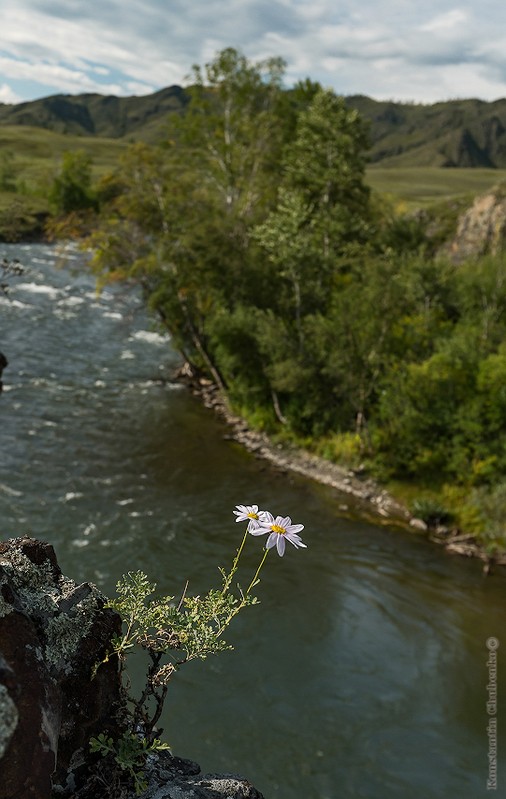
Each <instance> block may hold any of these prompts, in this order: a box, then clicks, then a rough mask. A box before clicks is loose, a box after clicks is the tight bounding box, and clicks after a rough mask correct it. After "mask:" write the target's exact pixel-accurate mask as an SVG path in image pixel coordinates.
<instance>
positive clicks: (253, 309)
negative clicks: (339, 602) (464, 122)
mask: <svg viewBox="0 0 506 799" xmlns="http://www.w3.org/2000/svg"><path fill="white" fill-rule="evenodd" d="M283 70H284V65H283V62H282V61H281V60H279V59H271V60H268V61H265V62H259V63H251V62H250V61H248V60H247V59H246V58H245V57H244V56H243V55H241V54H240V53H238V52H237V51H236V50H233V49H231V48H229V49H227V50H224V51H222V52H221V53H219V54H218V55H217V57H216V58H215V59H214V60H213V61H211V62H210V63H208V64H206V65H205V66H204V67H194V68H193V72H192V81H193V83H192V86H191V87H190V88H189V89H188V92H189V96H190V103H189V105H188V107H187V109H186V111H185V113H184V114H182V115H181V116H180V117H178V118H177V119H176V117H175V115H174V116H173V117H172V123H171V127H170V129H169V130H168V134H167V139H166V140H165V141H164V142H163V143H161V144H160V145H159V146H156V147H148V146H147V145H140V144H137V145H134V146H132V147H131V149H130V150H129V152H128V154H127V155H126V157H125V159H124V161H123V163H122V166H121V168H120V169H119V171H118V172H117V173H116V174H115V175H114V176H110V177H109V178H108V179H107V181H105V182H104V183H103V187H104V194H103V197H104V198H105V199H104V203H103V207H102V212H101V225H100V226H99V228H98V230H97V231H96V233H95V235H94V237H93V239H92V245H93V247H94V248H95V253H96V255H95V259H94V268H95V270H96V271H97V273H98V275H99V279H100V280H102V281H105V280H117V279H119V280H126V281H130V282H132V283H135V284H137V285H138V286H140V287H141V289H142V291H143V293H144V296H145V298H146V301H147V303H148V304H149V306H150V307H151V308H152V309H153V310H154V311H155V312H156V313H157V314H158V316H159V317H160V319H161V320H162V322H163V324H164V325H165V326H166V327H167V328H168V329H169V330H170V332H171V334H172V337H173V341H174V342H175V344H176V346H178V347H179V349H180V350H181V352H182V353H183V355H184V357H185V358H186V359H187V360H189V361H190V362H191V363H192V364H193V365H194V366H195V367H196V368H197V369H200V370H202V371H203V372H205V373H206V374H208V375H209V376H211V377H212V379H214V380H215V381H216V382H217V383H218V384H219V385H220V387H221V388H222V389H223V390H224V391H225V392H226V394H227V396H228V398H229V400H230V401H231V402H232V403H233V404H234V405H235V406H236V407H237V408H238V409H239V410H240V411H241V412H243V413H245V414H246V415H249V416H250V417H252V418H254V419H255V420H256V422H257V423H260V424H263V425H265V426H268V427H271V428H272V429H278V430H279V429H280V428H282V429H283V430H285V431H287V432H288V433H289V434H290V435H292V436H297V437H299V438H300V437H304V439H305V440H314V439H319V440H321V441H325V440H326V439H328V440H330V438H331V437H334V440H336V441H337V440H338V438H339V436H341V439H340V440H341V442H344V441H347V442H348V445H349V442H350V441H352V442H353V450H354V452H356V450H357V447H358V448H359V449H360V453H361V456H362V457H366V458H368V463H369V465H370V466H371V468H373V469H374V470H376V471H377V472H378V473H380V474H383V475H385V474H387V475H392V476H396V475H402V476H404V477H406V476H411V477H413V478H423V479H427V480H431V479H433V478H434V477H435V476H436V475H437V476H438V477H439V478H441V479H446V478H448V479H451V480H457V481H462V482H466V481H467V482H468V483H472V484H476V485H478V484H480V483H485V484H486V483H491V482H493V481H494V480H498V479H500V478H501V477H504V475H505V472H506V451H505V449H504V446H503V444H502V443H501V442H502V441H503V440H504V435H503V434H504V432H506V430H505V426H506V421H505V419H506V413H505V412H506V400H505V393H504V385H505V382H504V379H505V377H506V374H505V372H506V366H505V363H506V361H505V357H506V356H505V352H504V345H503V342H504V340H505V333H506V330H505V313H506V272H505V267H504V263H503V261H502V260H501V259H500V258H495V259H488V260H482V261H480V262H479V263H472V264H468V265H462V266H460V267H459V268H458V269H457V268H456V267H453V266H452V265H451V264H447V263H444V262H443V261H441V260H436V259H435V258H434V253H433V252H431V249H430V246H428V238H427V234H426V231H425V229H424V226H423V224H422V222H421V221H420V218H414V217H409V216H406V215H398V214H395V213H394V212H393V210H392V208H391V207H390V206H389V205H388V204H387V203H381V202H380V201H379V199H378V198H377V197H371V194H370V191H369V189H368V188H367V186H366V185H365V181H364V174H365V165H366V153H367V146H368V134H367V126H366V125H365V124H364V122H363V121H362V119H361V118H360V116H359V115H358V114H357V113H356V112H355V111H353V110H350V109H349V108H348V107H347V106H346V104H345V103H344V101H343V100H342V98H339V97H337V96H336V95H335V94H334V93H333V92H332V91H329V90H324V89H322V88H321V87H320V86H319V85H318V84H314V83H312V82H311V81H306V82H305V83H302V84H299V85H298V86H297V87H295V88H294V89H293V90H291V91H286V90H284V89H283V86H282V81H283ZM336 437H337V438H336ZM357 442H359V443H358V444H357ZM348 445H347V446H348ZM348 448H349V446H348ZM337 449H339V447H337ZM341 449H342V448H341ZM345 449H346V448H345ZM354 457H355V455H354Z"/></svg>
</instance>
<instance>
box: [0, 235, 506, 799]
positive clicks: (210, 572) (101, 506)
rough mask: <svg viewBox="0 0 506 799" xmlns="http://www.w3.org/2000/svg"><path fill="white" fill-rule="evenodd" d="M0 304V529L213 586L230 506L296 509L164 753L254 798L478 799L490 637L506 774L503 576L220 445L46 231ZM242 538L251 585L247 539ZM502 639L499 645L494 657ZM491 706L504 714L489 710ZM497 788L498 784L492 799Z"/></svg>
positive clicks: (101, 573) (156, 357)
mask: <svg viewBox="0 0 506 799" xmlns="http://www.w3.org/2000/svg"><path fill="white" fill-rule="evenodd" d="M3 255H9V256H12V257H14V256H17V257H19V258H20V259H21V260H22V262H23V263H24V264H25V265H26V266H27V267H28V268H29V271H28V272H27V273H26V274H25V275H24V276H23V277H21V278H17V279H15V280H13V281H12V288H11V291H10V294H9V299H5V298H2V297H0V349H1V350H2V351H3V352H5V354H6V355H7V357H8V359H9V362H10V363H9V367H8V369H7V370H6V371H5V372H4V383H5V393H4V394H3V395H2V397H1V398H0V518H1V531H2V536H3V537H11V536H18V535H22V534H25V533H29V534H31V535H34V536H36V537H40V538H44V539H46V540H49V541H50V542H51V543H52V544H53V545H54V546H55V549H56V552H57V554H58V558H59V561H60V564H61V566H62V568H63V570H64V571H65V572H66V573H67V574H68V575H69V576H71V577H73V578H74V579H75V580H77V581H83V580H92V581H94V582H96V583H97V584H98V585H99V586H100V587H101V588H102V589H103V590H104V591H105V592H106V593H111V592H113V589H114V585H115V582H116V579H117V578H118V577H119V576H120V575H121V574H122V573H123V572H125V571H127V570H132V569H144V570H145V571H146V572H147V573H148V574H149V575H150V576H151V577H152V579H153V580H155V581H156V582H157V583H158V585H159V588H160V590H161V591H162V592H163V593H171V594H178V593H179V592H180V590H181V589H182V587H183V586H184V583H185V581H186V580H187V579H189V581H190V590H193V592H194V593H198V592H199V591H203V590H205V589H206V588H207V587H209V586H210V585H211V584H213V583H214V584H216V583H217V581H218V572H217V569H218V566H220V565H227V564H228V563H229V561H230V559H231V556H232V555H233V553H234V551H235V549H236V548H237V546H238V544H239V541H240V537H241V532H240V526H239V525H236V524H235V523H234V520H233V519H234V517H233V515H232V510H233V508H234V506H235V505H236V504H239V503H243V504H252V503H257V504H259V505H260V506H262V507H265V508H268V509H270V510H271V511H272V512H273V513H274V514H278V513H280V514H281V515H291V516H292V518H293V519H294V521H296V522H302V523H303V524H305V526H306V529H305V530H304V532H303V534H302V537H303V539H304V541H305V542H306V543H307V544H308V549H307V550H298V551H296V550H295V549H293V548H292V547H290V551H288V552H287V554H286V556H285V557H284V558H283V559H280V558H278V557H277V555H276V554H275V553H271V555H272V557H271V556H270V557H269V560H268V562H267V564H266V569H265V572H264V574H263V579H262V583H261V585H260V586H259V589H258V590H259V596H260V598H261V604H260V605H259V606H258V607H256V608H250V609H249V610H248V611H247V612H245V614H244V615H243V616H242V617H241V616H239V617H238V618H237V619H236V624H235V626H234V627H233V628H232V629H231V631H230V633H229V636H228V637H229V640H230V641H231V642H232V643H233V644H234V646H235V650H234V651H233V652H231V653H225V654H223V655H221V656H220V657H219V658H215V659H211V660H208V661H206V662H205V663H203V664H197V665H193V664H190V665H189V666H188V668H187V670H186V671H182V672H181V673H180V674H179V675H177V676H176V678H175V681H174V683H173V687H172V689H171V691H170V693H169V698H168V706H167V710H166V713H165V716H164V719H163V723H164V727H165V735H166V738H167V740H168V741H169V742H170V743H171V745H172V747H173V750H174V752H175V753H176V754H179V755H180V756H183V757H185V756H186V757H190V758H192V759H195V760H197V761H198V762H199V763H200V764H201V766H202V768H203V769H204V770H207V771H228V772H236V773H240V774H243V775H245V776H247V777H248V778H249V779H250V780H251V782H253V783H254V784H255V785H256V786H257V787H258V788H259V789H260V790H261V791H263V793H264V794H265V796H266V799H274V798H275V799H358V797H363V798H364V799H433V798H434V799H435V798H436V797H437V799H439V798H440V797H441V798H443V797H444V799H476V797H481V796H484V797H485V796H488V795H491V796H493V795H494V792H488V791H487V789H486V781H487V776H488V758H487V753H488V738H487V732H486V729H487V723H488V717H487V712H486V701H487V689H486V686H487V682H488V678H487V667H486V661H487V656H488V652H487V648H486V640H487V638H488V637H489V636H495V637H496V638H498V639H499V641H500V647H499V650H498V663H499V668H498V680H499V685H498V689H499V706H498V709H497V719H498V744H499V756H498V764H497V767H498V774H499V782H498V791H497V792H495V795H499V796H500V795H501V790H504V786H505V785H506V701H505V699H506V618H505V614H504V608H505V604H506V603H505V589H506V579H505V578H502V579H501V578H500V577H499V576H494V577H492V578H488V579H485V578H484V577H483V576H482V574H481V567H480V564H479V563H477V562H474V561H467V560H463V559H458V558H453V557H450V556H447V555H445V554H444V553H443V552H442V551H441V550H440V549H438V548H437V547H435V546H433V545H431V544H430V543H428V542H426V541H425V540H423V539H422V538H419V537H417V536H414V535H413V536H411V535H409V534H406V533H405V532H401V531H398V530H396V529H395V528H388V527H376V526H373V525H371V524H368V523H365V522H363V521H360V520H358V519H356V518H342V511H340V505H342V503H343V498H342V497H341V496H339V495H336V493H335V492H333V491H331V490H329V489H327V488H323V487H321V486H318V485H316V484H313V483H311V482H307V481H304V480H303V479H299V478H297V477H293V476H290V475H283V474H279V473H277V472H275V471H273V470H272V469H271V467H270V466H268V465H267V464H265V463H263V462H261V461H257V460H255V459H254V458H253V457H252V456H251V455H249V454H247V453H245V452H244V451H243V450H242V449H241V448H240V447H239V446H238V445H236V444H234V443H232V442H229V441H227V440H225V438H224V435H226V430H225V429H224V428H223V426H222V425H221V423H219V422H218V421H217V420H216V419H215V418H214V417H213V415H212V414H211V413H210V412H209V411H207V410H205V409H203V408H202V407H201V406H200V405H199V404H198V402H197V401H195V400H194V399H193V398H192V397H190V396H189V395H188V394H187V393H186V392H185V390H184V389H181V388H178V387H174V386H171V385H166V384H164V383H163V382H160V381H159V379H158V378H160V377H167V376H168V375H169V374H170V371H171V369H172V368H173V366H174V365H175V364H176V363H177V357H176V356H175V354H174V353H173V352H172V351H171V349H170V342H169V341H168V340H167V339H165V338H163V337H161V336H158V335H156V334H155V333H154V332H153V330H152V328H151V326H150V322H149V321H148V320H147V319H146V318H145V316H144V314H143V312H142V310H141V309H140V307H139V303H138V302H137V301H136V300H132V299H131V298H128V297H122V296H121V294H120V293H119V292H118V291H116V293H115V294H114V295H113V294H112V293H110V292H106V293H105V294H104V295H103V296H102V297H96V296H95V294H94V289H93V283H92V281H91V279H90V278H89V277H88V276H83V274H79V273H74V272H73V271H72V267H73V266H76V265H77V264H78V263H79V257H78V256H76V255H71V259H70V260H69V261H68V262H67V266H66V267H65V268H63V269H60V268H58V269H57V268H56V266H55V253H54V251H53V250H51V249H50V248H47V247H42V246H32V247H28V246H27V247H1V246H0V257H1V256H3ZM248 545H249V549H247V550H246V553H245V560H244V565H245V573H244V579H243V582H244V583H247V580H248V577H249V575H250V573H251V570H252V569H253V568H254V567H255V565H256V561H257V556H258V548H259V546H260V542H259V540H258V539H252V538H251V539H250V541H249V542H248ZM503 653H504V654H503ZM503 720H504V721H503ZM503 795H504V794H503Z"/></svg>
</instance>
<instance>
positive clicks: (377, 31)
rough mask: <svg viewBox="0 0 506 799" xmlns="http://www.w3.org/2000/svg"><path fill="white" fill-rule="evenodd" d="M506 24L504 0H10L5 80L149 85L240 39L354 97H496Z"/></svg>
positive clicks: (64, 86)
mask: <svg viewBox="0 0 506 799" xmlns="http://www.w3.org/2000/svg"><path fill="white" fill-rule="evenodd" d="M505 23H506V12H505V10H503V0H482V2H481V3H480V5H478V3H477V0H462V2H460V3H459V4H458V5H457V3H456V0H425V2H424V3H423V4H422V3H417V4H415V3H414V2H412V0H362V2H361V3H360V5H357V3H356V0H341V2H340V3H336V2H335V0H228V2H227V4H226V5H225V4H224V3H223V0H192V1H191V2H188V0H171V2H170V3H168V2H167V0H121V2H120V0H87V2H86V3H84V2H79V0H2V37H1V41H0V47H1V48H2V51H1V53H0V55H2V56H3V57H2V58H1V59H0V81H2V82H4V93H5V92H6V91H7V92H8V91H10V92H11V93H12V94H13V95H16V94H18V95H20V94H21V92H22V91H23V93H24V96H26V93H27V92H30V91H31V92H32V93H33V94H32V96H41V95H42V94H44V93H46V94H49V93H54V92H58V91H64V92H76V93H78V92H83V91H99V92H103V93H115V94H131V93H132V92H133V93H135V94H145V93H147V92H150V91H152V90H156V89H159V88H162V87H164V86H168V85H170V84H173V83H181V82H183V80H184V77H185V75H187V74H188V72H189V70H190V68H191V65H192V64H194V63H204V62H205V61H209V60H211V59H212V58H213V57H214V55H215V53H216V52H217V51H218V50H220V49H222V48H223V47H227V46H232V47H237V48H239V49H241V50H242V51H243V52H244V53H245V54H246V55H247V56H248V57H250V58H252V59H257V58H265V57H268V56H277V55H280V56H282V57H284V58H285V59H286V61H287V63H288V69H287V78H288V80H289V81H290V82H293V81H295V80H298V79H301V78H305V77H308V76H309V77H311V78H313V79H314V80H320V81H321V82H322V83H323V84H324V85H326V86H333V87H334V88H335V89H336V90H337V91H339V92H342V93H344V94H353V93H362V94H369V95H371V96H373V97H377V98H378V99H381V98H385V97H389V98H394V99H413V100H420V101H432V100H437V99H445V98H446V97H448V96H454V97H456V96H459V97H461V96H469V95H470V94H471V93H476V92H479V96H481V97H483V98H484V99H494V98H497V97H501V96H506V47H505V43H504V34H502V33H501V31H502V30H504V25H505ZM501 39H502V41H501ZM20 80H23V81H24V82H25V85H24V86H23V87H20V86H17V84H16V81H20ZM9 86H10V88H9Z"/></svg>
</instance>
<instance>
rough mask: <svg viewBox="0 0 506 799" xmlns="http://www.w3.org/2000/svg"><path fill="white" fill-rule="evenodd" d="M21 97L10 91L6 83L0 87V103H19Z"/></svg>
mask: <svg viewBox="0 0 506 799" xmlns="http://www.w3.org/2000/svg"><path fill="white" fill-rule="evenodd" d="M19 102H21V97H19V96H18V95H17V94H16V93H15V92H13V91H12V89H11V87H10V86H8V85H7V84H6V83H3V84H2V85H1V86H0V103H19Z"/></svg>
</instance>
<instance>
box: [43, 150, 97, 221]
mask: <svg viewBox="0 0 506 799" xmlns="http://www.w3.org/2000/svg"><path fill="white" fill-rule="evenodd" d="M91 168H92V159H91V156H89V155H88V154H87V153H86V152H84V150H76V151H75V152H66V153H64V154H63V158H62V163H61V167H60V170H59V172H58V174H57V175H56V177H55V178H54V180H53V183H52V186H51V188H50V190H49V203H50V205H51V207H52V208H53V209H54V211H55V212H56V213H57V214H70V213H72V212H74V211H83V210H86V209H88V208H96V205H97V202H96V198H95V195H94V193H93V191H92V186H91V177H92V174H91Z"/></svg>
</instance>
